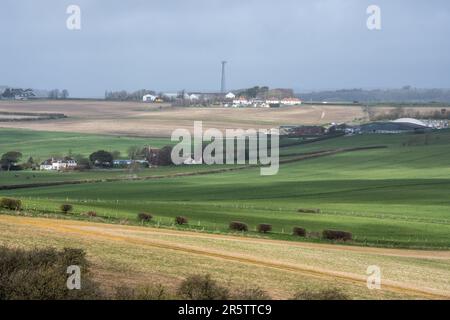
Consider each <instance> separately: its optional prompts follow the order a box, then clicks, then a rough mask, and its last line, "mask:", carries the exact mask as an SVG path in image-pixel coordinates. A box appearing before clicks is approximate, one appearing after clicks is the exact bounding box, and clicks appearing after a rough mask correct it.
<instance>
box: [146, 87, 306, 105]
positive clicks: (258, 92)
mask: <svg viewBox="0 0 450 320" xmlns="http://www.w3.org/2000/svg"><path fill="white" fill-rule="evenodd" d="M142 101H143V102H147V103H158V102H172V103H173V104H174V105H177V106H178V105H179V106H181V105H196V104H203V103H206V104H213V105H214V104H216V105H222V106H224V107H234V108H242V107H255V108H257V107H260V108H279V107H282V106H298V105H301V104H302V100H301V99H299V98H297V97H295V94H294V91H293V90H292V89H269V88H268V87H254V88H250V89H247V90H239V91H235V92H229V93H227V94H225V93H201V92H192V93H187V92H184V91H183V92H179V93H160V94H158V95H156V94H145V95H144V96H143V97H142Z"/></svg>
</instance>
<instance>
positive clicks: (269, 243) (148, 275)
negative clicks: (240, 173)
mask: <svg viewBox="0 0 450 320" xmlns="http://www.w3.org/2000/svg"><path fill="white" fill-rule="evenodd" d="M0 245H7V246H19V247H26V248H30V247H46V246H55V247H77V248H84V249H85V250H86V251H87V252H88V258H89V260H90V261H91V262H92V263H93V270H94V275H95V277H96V278H97V280H99V281H101V283H102V285H103V286H104V288H105V289H107V290H108V289H109V290H111V288H112V287H114V286H119V285H120V284H124V283H126V284H127V285H132V286H133V285H143V284H149V283H152V282H158V283H163V284H164V285H166V286H168V287H174V286H176V285H177V284H178V283H179V282H180V281H181V280H182V279H183V278H184V277H186V276H188V275H190V274H196V273H209V274H211V275H212V277H213V278H215V279H217V280H218V281H221V282H222V283H223V284H224V285H227V286H229V287H230V288H232V289H233V288H239V287H255V286H258V287H261V288H262V289H264V290H266V291H267V292H268V293H269V294H270V295H271V296H272V297H273V298H275V299H286V298H289V297H290V296H291V295H292V294H293V293H294V292H296V291H297V290H299V289H305V288H311V287H312V288H326V287H338V288H342V289H343V290H344V291H345V292H347V293H349V294H350V295H351V296H352V297H353V298H357V299H368V298H373V299H394V298H430V299H449V298H450V253H449V252H440V251H413V250H399V249H380V248H361V247H349V246H338V245H328V244H313V243H294V242H284V241H276V240H268V239H262V238H261V239H259V238H246V237H235V236H228V235H213V234H204V233H194V232H180V231H175V230H167V229H155V228H143V227H131V226H123V225H107V224H100V223H90V222H79V221H69V220H52V219H42V218H30V217H14V216H4V215H2V216H0ZM370 265H377V266H379V267H380V268H381V270H382V290H381V291H377V290H375V291H373V290H369V289H367V286H366V269H367V267H368V266H370Z"/></svg>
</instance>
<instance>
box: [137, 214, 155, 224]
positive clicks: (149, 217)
mask: <svg viewBox="0 0 450 320" xmlns="http://www.w3.org/2000/svg"><path fill="white" fill-rule="evenodd" d="M152 219H153V216H152V215H151V214H150V213H139V214H138V220H139V221H142V222H149V221H150V220H152Z"/></svg>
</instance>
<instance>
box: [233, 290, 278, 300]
mask: <svg viewBox="0 0 450 320" xmlns="http://www.w3.org/2000/svg"><path fill="white" fill-rule="evenodd" d="M232 298H233V300H244V301H260V300H271V297H270V296H269V295H268V294H267V292H265V291H264V290H262V289H260V288H247V289H242V290H238V291H237V292H236V293H235V294H233V296H232Z"/></svg>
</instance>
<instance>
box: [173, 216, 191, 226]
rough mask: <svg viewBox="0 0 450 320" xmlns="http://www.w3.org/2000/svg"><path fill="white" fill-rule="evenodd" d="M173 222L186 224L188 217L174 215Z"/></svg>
mask: <svg viewBox="0 0 450 320" xmlns="http://www.w3.org/2000/svg"><path fill="white" fill-rule="evenodd" d="M175 223H176V224H179V225H183V224H188V219H187V218H186V217H181V216H180V217H176V218H175Z"/></svg>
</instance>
